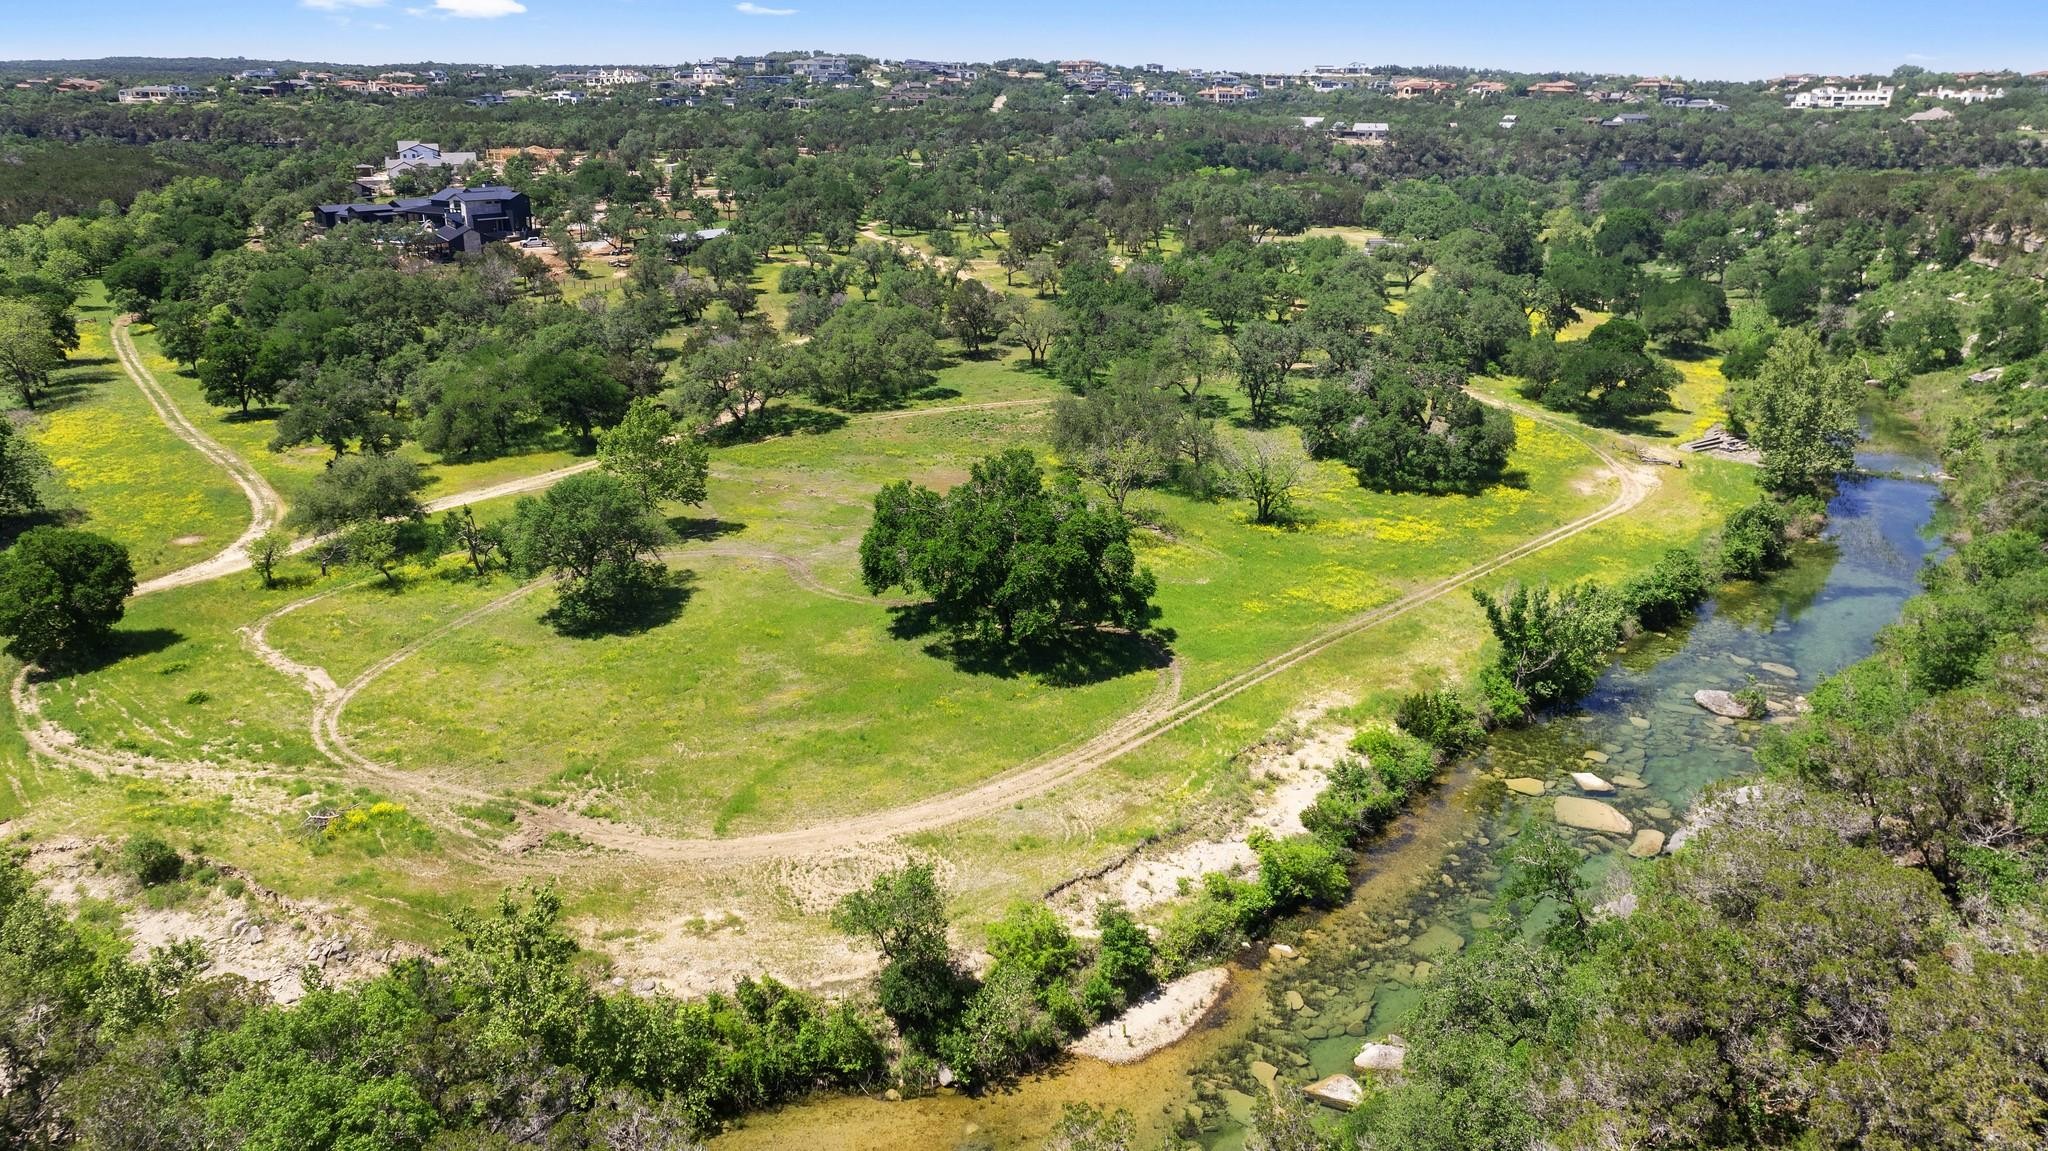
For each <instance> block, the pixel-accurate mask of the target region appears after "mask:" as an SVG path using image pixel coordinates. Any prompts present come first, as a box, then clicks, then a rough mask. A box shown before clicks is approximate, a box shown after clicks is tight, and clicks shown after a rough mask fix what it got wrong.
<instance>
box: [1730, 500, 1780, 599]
mask: <svg viewBox="0 0 2048 1151" xmlns="http://www.w3.org/2000/svg"><path fill="white" fill-rule="evenodd" d="M1790 558H1791V549H1790V548H1789V547H1788V546H1787V545H1786V543H1785V512H1784V509H1782V508H1780V507H1779V506H1778V505H1777V504H1776V503H1773V502H1772V501H1770V500H1768V499H1760V500H1758V501H1756V502H1755V503H1753V504H1750V505H1749V506H1748V507H1744V508H1738V509H1736V510H1735V511H1734V512H1733V513H1732V514H1730V515H1729V517H1728V522H1727V523H1726V524H1725V525H1723V527H1722V528H1721V574H1722V575H1723V576H1725V577H1727V578H1729V579H1747V580H1753V579H1760V578H1762V576H1763V575H1764V574H1765V573H1766V572H1769V571H1772V570H1773V569H1776V568H1781V567H1784V566H1785V564H1786V563H1787V562H1788V561H1789V560H1790Z"/></svg>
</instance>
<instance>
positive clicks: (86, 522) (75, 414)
mask: <svg viewBox="0 0 2048 1151" xmlns="http://www.w3.org/2000/svg"><path fill="white" fill-rule="evenodd" d="M88 290H89V295H88V296H87V297H86V298H85V300H84V301H83V302H82V304H81V305H80V307H79V309H78V335H79V347H78V350H77V351H76V352H74V353H72V355H71V358H70V362H69V363H68V364H67V365H66V367H65V368H64V369H63V370H62V371H60V372H58V373H57V374H56V376H55V378H54V379H53V380H52V383H51V388H50V394H49V397H48V398H47V400H46V401H45V402H44V404H43V406H42V407H41V409H39V410H38V411H37V412H36V413H35V414H34V415H33V416H31V417H30V418H29V420H28V423H27V424H26V425H25V427H24V431H25V432H26V433H27V435H28V437H29V439H30V440H32V441H34V443H35V444H36V446H38V447H40V448H41V449H42V451H43V454H44V455H45V456H47V457H48V458H49V461H50V465H51V467H52V469H53V470H54V471H55V473H56V476H55V479H56V486H57V488H58V489H59V491H58V492H57V493H55V495H54V500H53V502H55V503H56V504H58V505H59V506H61V507H62V508H64V509H65V510H67V511H69V512H71V513H73V514H76V515H79V516H80V517H81V519H80V520H79V523H78V526H79V527H82V528H85V529H86V530H88V531H92V532H97V533H99V534H100V535H103V536H106V537H107V538H109V539H111V540H114V541H115V542H116V543H119V544H121V545H122V546H124V547H126V548H127V549H128V554H129V558H130V560H131V561H132V562H133V563H134V565H135V573H136V575H137V576H138V577H140V578H142V579H148V578H149V577H151V576H154V575H160V574H162V573H164V572H167V571H172V570H175V569H177V568H180V567H183V566H185V565H186V564H190V563H194V562H197V561H199V560H202V559H205V558H206V557H207V556H210V555H212V554H214V553H215V552H217V551H219V550H220V549H221V548H223V547H226V546H227V545H228V544H229V543H231V542H233V540H234V539H235V537H236V536H238V535H240V534H241V533H242V529H243V528H245V527H247V526H248V523H249V503H248V501H247V500H246V499H245V498H244V497H243V496H242V493H241V490H240V489H238V488H237V487H235V485H234V482H233V481H232V480H230V479H229V478H228V476H227V475H226V474H225V473H223V472H222V471H220V469H218V468H216V467H214V465H213V464H211V463H209V462H208V461H207V460H206V458H205V457H204V456H201V455H200V454H199V453H198V452H197V451H195V450H193V449H192V448H191V447H190V446H189V445H187V444H186V443H185V442H184V441H182V440H180V439H178V438H177V437H176V436H174V435H172V434H171V431H170V429H168V428H166V427H165V426H164V424H163V421H162V420H160V419H158V418H157V415H156V412H155V410H154V409H152V408H151V407H150V405H149V400H148V399H147V398H146V397H144V396H143V394H142V392H141V390H140V389H138V388H137V387H136V386H135V384H134V383H133V382H132V381H130V380H129V379H128V376H127V374H126V373H125V372H123V371H122V370H121V365H120V363H119V361H118V360H116V359H115V357H114V349H113V346H112V344H111V343H110V342H109V335H108V328H109V326H110V325H111V323H112V322H113V318H114V312H113V308H112V307H111V306H109V305H108V304H107V302H106V297H105V295H104V293H103V292H101V290H100V288H99V285H98V284H97V283H94V284H92V285H90V286H89V289H88Z"/></svg>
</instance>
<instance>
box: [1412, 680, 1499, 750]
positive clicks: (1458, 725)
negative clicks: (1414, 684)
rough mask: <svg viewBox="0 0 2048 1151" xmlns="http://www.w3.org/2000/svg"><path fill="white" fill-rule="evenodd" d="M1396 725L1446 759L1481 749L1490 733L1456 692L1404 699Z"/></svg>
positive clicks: (1421, 695) (1425, 693)
mask: <svg viewBox="0 0 2048 1151" xmlns="http://www.w3.org/2000/svg"><path fill="white" fill-rule="evenodd" d="M1394 723H1395V724H1397V725H1398V726H1399V727H1400V728H1401V730H1402V731H1405V732H1407V733H1408V734H1409V735H1412V736H1414V737H1415V738H1417V739H1419V740H1421V741H1423V742H1424V743H1427V744H1429V745H1430V746H1432V747H1434V748H1436V749H1437V750H1439V751H1441V752H1443V753H1444V755H1446V756H1452V757H1455V756H1458V755H1462V754H1464V753H1465V752H1467V751H1470V750H1471V749H1472V748H1474V747H1477V746H1479V743H1480V741H1482V740H1484V739H1485V738H1486V733H1485V732H1484V731H1482V730H1481V729H1480V727H1479V719H1478V717H1477V716H1475V715H1474V714H1473V713H1472V709H1471V708H1470V707H1468V706H1466V704H1465V701H1464V700H1463V699H1460V698H1459V697H1458V693H1457V692H1454V691H1448V690H1442V691H1418V692H1415V693H1413V694H1411V695H1409V696H1407V697H1406V698H1404V699H1402V700H1401V704H1400V706H1399V707H1397V708H1395V710H1394Z"/></svg>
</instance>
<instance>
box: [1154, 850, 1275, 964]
mask: <svg viewBox="0 0 2048 1151" xmlns="http://www.w3.org/2000/svg"><path fill="white" fill-rule="evenodd" d="M1272 911H1273V905H1272V900H1271V899H1270V898H1269V897H1268V896H1267V894H1266V888H1265V886H1264V885H1263V884H1259V883H1249V882H1246V881H1245V880H1242V879H1232V878H1231V877H1230V876H1228V875H1225V874H1223V873H1222V872H1218V871H1212V872H1210V873H1209V874H1207V875H1204V876H1203V877H1202V887H1201V890H1200V892H1199V893H1198V894H1197V895H1196V896H1195V898H1193V899H1191V900H1189V901H1188V902H1186V903H1183V904H1181V905H1180V906H1179V907H1177V908H1175V909H1174V912H1173V914H1172V915H1170V916H1168V917H1167V920H1166V924H1165V926H1163V927H1162V928H1161V929H1160V932H1159V960H1160V968H1161V971H1160V974H1161V976H1162V977H1170V976H1173V975H1178V974H1181V973H1183V972H1185V971H1187V969H1188V968H1189V967H1190V966H1192V965H1193V963H1194V962H1195V961H1196V960H1200V959H1206V958H1209V957H1210V956H1215V955H1224V954H1228V953H1229V952H1232V951H1235V950H1237V949H1238V948H1239V947H1242V946H1244V943H1245V940H1246V939H1247V938H1249V937H1250V936H1251V935H1252V934H1253V933H1254V932H1256V931H1257V930H1258V929H1259V928H1261V927H1264V926H1265V924H1266V923H1267V921H1268V920H1269V919H1270V918H1271V917H1272Z"/></svg>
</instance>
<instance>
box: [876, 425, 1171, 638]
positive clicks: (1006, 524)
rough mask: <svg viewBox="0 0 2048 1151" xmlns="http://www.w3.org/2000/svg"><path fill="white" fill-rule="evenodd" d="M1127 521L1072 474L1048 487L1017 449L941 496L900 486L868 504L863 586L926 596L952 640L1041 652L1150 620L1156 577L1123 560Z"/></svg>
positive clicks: (1127, 557) (1129, 557)
mask: <svg viewBox="0 0 2048 1151" xmlns="http://www.w3.org/2000/svg"><path fill="white" fill-rule="evenodd" d="M1129 538H1130V524H1129V523H1128V522H1127V521H1126V520H1125V519H1124V517H1123V514H1122V513H1121V512H1119V511H1116V510H1115V509H1113V508H1101V507H1097V506H1095V504H1094V503H1093V502H1092V501H1090V500H1089V499H1088V498H1087V497H1086V496H1085V495H1084V494H1083V493H1082V492H1081V489H1080V486H1079V484H1078V483H1076V482H1075V481H1074V480H1073V479H1072V478H1071V477H1056V478H1055V479H1054V480H1053V481H1052V483H1051V484H1050V485H1048V484H1047V483H1046V481H1045V476H1044V473H1043V472H1041V471H1040V470H1039V467H1038V462H1037V461H1036V460H1034V459H1033V458H1032V456H1031V453H1030V452H1029V451H1028V450H1024V449H1014V450H1011V451H1008V452H1004V453H1003V454H1002V455H999V456H992V457H990V458H988V459H985V460H982V461H981V462H980V463H977V464H976V465H974V469H973V472H972V474H971V476H970V477H969V478H968V480H967V482H966V483H964V484H961V485H960V486H959V487H956V488H954V489H953V490H952V491H949V492H946V493H945V494H943V495H942V494H940V493H938V492H935V491H932V490H931V489H930V488H927V487H924V486H922V485H917V484H912V483H910V482H908V481H902V482H898V483H895V484H892V485H890V486H888V487H886V488H883V489H882V490H881V491H880V492H879V493H877V494H876V496H875V518H874V522H873V524H872V525H870V526H869V528H868V530H867V534H866V535H865V536H863V537H862V539H861V544H860V562H861V579H862V581H863V582H865V583H866V584H867V587H868V590H869V591H870V592H873V593H875V594H877V595H879V594H881V593H882V592H884V591H886V590H888V589H890V588H892V587H900V588H902V589H904V590H905V591H911V592H918V593H922V594H924V595H927V596H930V597H931V601H932V606H933V609H934V612H935V614H936V615H937V618H938V619H939V621H940V622H941V623H943V624H944V625H945V626H946V627H947V628H949V629H951V630H952V631H953V633H954V634H956V635H958V636H962V637H966V638H972V639H976V640H980V641H983V642H990V641H994V642H999V643H1001V644H1002V645H1005V646H1009V645H1024V646H1035V645H1045V644H1048V643H1051V642H1054V641H1056V640H1062V639H1066V638H1068V637H1069V636H1071V635H1072V633H1074V632H1075V631H1076V630H1077V629H1081V628H1090V627H1095V626H1100V625H1111V626H1116V627H1121V628H1126V629H1133V630H1135V629H1139V628H1142V627H1144V626H1146V624H1147V623H1148V622H1149V621H1150V620H1151V618H1152V615H1153V608H1152V604H1151V599H1152V593H1153V590H1154V587H1155V583H1154V580H1153V578H1152V574H1151V573H1150V572H1148V571H1146V570H1145V569H1144V568H1142V567H1139V566H1138V564H1137V560H1136V558H1135V556H1134V555H1133V554H1132V552H1131V546H1130V542H1129Z"/></svg>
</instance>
